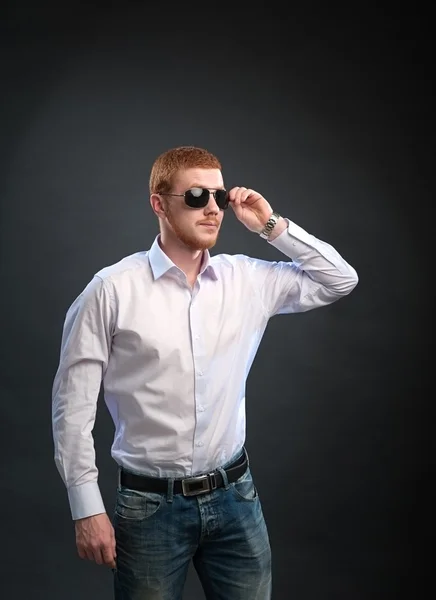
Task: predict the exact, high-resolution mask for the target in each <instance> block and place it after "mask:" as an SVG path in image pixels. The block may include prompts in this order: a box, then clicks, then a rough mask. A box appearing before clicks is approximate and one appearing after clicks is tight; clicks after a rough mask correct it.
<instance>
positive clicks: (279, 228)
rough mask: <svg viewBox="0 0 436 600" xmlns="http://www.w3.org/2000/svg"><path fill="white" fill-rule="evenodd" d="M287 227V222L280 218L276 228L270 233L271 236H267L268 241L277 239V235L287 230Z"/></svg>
mask: <svg viewBox="0 0 436 600" xmlns="http://www.w3.org/2000/svg"><path fill="white" fill-rule="evenodd" d="M287 227H288V223H287V221H286V220H285V219H284V218H283V217H280V219H279V220H278V221H277V224H276V226H275V227H274V229H273V230H272V231H271V235H270V236H269V238H268V241H269V242H272V241H273V240H274V239H275V238H277V237H279V235H280V234H281V233H283V232H284V231H285V229H287Z"/></svg>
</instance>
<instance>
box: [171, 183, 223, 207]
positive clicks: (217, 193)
mask: <svg viewBox="0 0 436 600" xmlns="http://www.w3.org/2000/svg"><path fill="white" fill-rule="evenodd" d="M211 194H212V195H213V197H214V198H215V202H216V203H217V205H218V206H219V208H220V209H221V210H226V208H227V207H228V206H229V194H228V192H227V190H213V191H212V190H208V189H206V188H199V187H194V188H191V189H190V190H187V191H186V192H185V193H184V194H169V193H161V194H160V195H161V196H179V197H183V198H185V204H186V205H187V206H189V207H190V208H204V207H205V206H207V203H208V202H209V198H210V195H211Z"/></svg>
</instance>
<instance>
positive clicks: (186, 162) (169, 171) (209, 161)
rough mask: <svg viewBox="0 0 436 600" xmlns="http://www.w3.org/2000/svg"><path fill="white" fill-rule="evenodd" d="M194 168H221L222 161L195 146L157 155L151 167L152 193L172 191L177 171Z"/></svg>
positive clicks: (150, 185) (172, 149)
mask: <svg viewBox="0 0 436 600" xmlns="http://www.w3.org/2000/svg"><path fill="white" fill-rule="evenodd" d="M194 168H200V169H220V170H221V163H220V161H219V160H218V158H217V157H216V156H215V155H214V154H212V153H211V152H208V151H207V150H204V149H203V148H197V147H195V146H179V147H178V148H171V149H170V150H167V151H166V152H164V153H163V154H161V155H160V156H158V157H157V159H156V160H155V161H154V163H153V166H152V168H151V174H150V182H149V187H150V194H161V193H163V192H170V191H171V186H172V183H173V177H174V175H175V174H176V173H177V171H180V170H185V169H194Z"/></svg>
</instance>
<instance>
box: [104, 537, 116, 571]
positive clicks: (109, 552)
mask: <svg viewBox="0 0 436 600" xmlns="http://www.w3.org/2000/svg"><path fill="white" fill-rule="evenodd" d="M102 558H103V562H104V564H105V565H108V566H109V567H112V568H115V556H114V549H113V547H112V543H110V544H108V545H107V546H105V547H104V548H102Z"/></svg>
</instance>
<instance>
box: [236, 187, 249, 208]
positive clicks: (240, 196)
mask: <svg viewBox="0 0 436 600" xmlns="http://www.w3.org/2000/svg"><path fill="white" fill-rule="evenodd" d="M246 190H247V188H246V187H240V188H238V191H237V192H236V197H235V204H237V205H239V204H241V198H242V194H243V193H244V192H245V191H246Z"/></svg>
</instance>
